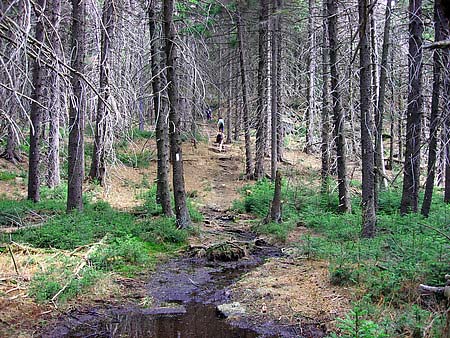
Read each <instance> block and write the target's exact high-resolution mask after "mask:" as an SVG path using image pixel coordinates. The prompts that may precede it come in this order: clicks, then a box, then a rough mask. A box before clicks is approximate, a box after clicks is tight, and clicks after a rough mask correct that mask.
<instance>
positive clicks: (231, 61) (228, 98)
mask: <svg viewBox="0 0 450 338" xmlns="http://www.w3.org/2000/svg"><path fill="white" fill-rule="evenodd" d="M228 67H229V71H230V74H229V77H228V97H227V140H226V143H227V144H231V97H232V95H233V90H232V88H233V60H230V61H229V65H228Z"/></svg>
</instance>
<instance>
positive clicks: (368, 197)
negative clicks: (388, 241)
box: [358, 0, 376, 238]
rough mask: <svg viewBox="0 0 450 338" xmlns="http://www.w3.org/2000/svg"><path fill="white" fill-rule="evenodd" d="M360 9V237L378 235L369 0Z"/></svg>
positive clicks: (360, 2) (364, 1)
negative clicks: (371, 103)
mask: <svg viewBox="0 0 450 338" xmlns="http://www.w3.org/2000/svg"><path fill="white" fill-rule="evenodd" d="M358 7H359V68H360V72H359V93H360V104H359V109H360V113H361V153H362V156H361V160H362V161H361V162H362V163H361V167H362V216H363V219H362V221H363V224H362V231H361V235H362V237H365V238H370V237H373V236H374V235H375V224H376V215H375V191H374V190H375V186H374V156H373V140H372V135H373V120H372V112H371V109H370V108H371V107H370V106H371V105H370V102H371V93H370V86H371V79H370V71H371V69H370V48H369V13H368V3H367V0H360V1H359V2H358Z"/></svg>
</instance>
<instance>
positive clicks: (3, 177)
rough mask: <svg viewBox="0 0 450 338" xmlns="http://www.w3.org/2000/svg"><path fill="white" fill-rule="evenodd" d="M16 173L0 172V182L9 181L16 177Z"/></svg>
mask: <svg viewBox="0 0 450 338" xmlns="http://www.w3.org/2000/svg"><path fill="white" fill-rule="evenodd" d="M17 176H18V175H17V174H16V173H12V172H10V171H0V181H10V180H13V179H15V178H16V177H17Z"/></svg>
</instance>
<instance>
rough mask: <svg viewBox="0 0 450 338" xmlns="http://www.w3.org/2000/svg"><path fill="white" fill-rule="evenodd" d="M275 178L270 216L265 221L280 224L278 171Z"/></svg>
mask: <svg viewBox="0 0 450 338" xmlns="http://www.w3.org/2000/svg"><path fill="white" fill-rule="evenodd" d="M275 177H276V178H275V189H274V192H273V200H272V205H271V207H270V215H269V217H268V218H269V219H268V220H267V221H272V222H276V223H281V216H282V215H281V173H280V171H279V170H277V172H276V174H275Z"/></svg>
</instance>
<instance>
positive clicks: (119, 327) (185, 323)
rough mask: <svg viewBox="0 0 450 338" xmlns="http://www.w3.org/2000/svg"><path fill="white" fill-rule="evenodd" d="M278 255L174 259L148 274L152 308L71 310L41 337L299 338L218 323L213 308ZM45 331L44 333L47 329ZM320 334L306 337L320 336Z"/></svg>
mask: <svg viewBox="0 0 450 338" xmlns="http://www.w3.org/2000/svg"><path fill="white" fill-rule="evenodd" d="M246 235H247V234H246ZM277 255H280V251H279V250H278V249H277V248H274V247H271V246H260V247H256V248H255V249H254V250H253V251H252V252H251V253H250V254H249V255H248V257H245V258H243V259H240V260H239V261H237V262H209V261H207V260H206V258H190V257H184V258H179V259H174V260H172V261H170V262H168V263H167V264H164V265H162V266H160V267H159V268H158V270H157V271H156V272H155V273H153V274H152V276H151V278H150V280H149V282H148V285H147V293H148V295H149V296H150V297H151V299H152V300H153V302H152V308H148V309H142V308H137V307H134V306H128V307H127V306H123V307H110V308H106V307H103V308H97V309H96V308H94V309H90V310H88V311H85V312H82V311H81V310H74V311H73V312H72V313H70V314H68V315H66V316H64V317H63V318H61V319H60V321H59V324H57V325H56V326H54V327H53V328H52V329H50V330H47V331H46V333H45V334H42V335H41V336H42V337H52V338H57V337H112V338H114V337H136V338H138V337H139V338H147V337H148V338H150V337H160V338H172V337H174V338H181V337H183V338H191V337H192V338H194V337H195V338H203V337H204V338H212V337H214V338H222V337H223V338H225V337H229V338H233V337H242V338H252V337H301V336H302V335H301V334H299V333H300V332H304V331H303V328H301V327H299V326H294V325H290V326H289V325H282V324H280V323H267V322H266V323H258V322H256V321H254V320H252V319H250V318H247V317H245V316H243V317H241V318H240V319H222V318H219V316H218V314H217V311H216V306H217V305H219V304H224V303H229V302H230V301H231V291H230V288H229V287H230V286H231V285H232V284H233V283H234V282H235V281H236V280H237V279H238V278H240V277H241V276H242V275H243V274H244V273H246V272H248V271H250V270H252V269H253V268H255V267H256V266H258V265H260V264H262V263H263V261H264V259H265V258H267V257H273V256H277ZM47 329H49V328H47ZM322 333H323V332H321V333H319V332H318V334H317V335H315V334H314V335H307V337H323V335H322Z"/></svg>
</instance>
